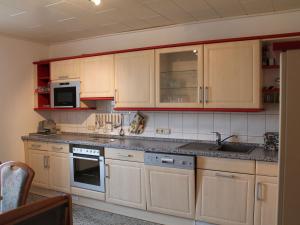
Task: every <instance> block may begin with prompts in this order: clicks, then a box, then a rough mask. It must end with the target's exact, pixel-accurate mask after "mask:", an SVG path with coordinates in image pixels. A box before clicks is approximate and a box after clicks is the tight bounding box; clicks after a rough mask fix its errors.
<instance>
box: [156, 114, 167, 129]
mask: <svg viewBox="0 0 300 225" xmlns="http://www.w3.org/2000/svg"><path fill="white" fill-rule="evenodd" d="M154 118H155V129H156V128H169V113H167V112H156V113H154Z"/></svg>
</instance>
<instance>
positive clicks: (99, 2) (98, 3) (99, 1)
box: [90, 0, 101, 6]
mask: <svg viewBox="0 0 300 225" xmlns="http://www.w3.org/2000/svg"><path fill="white" fill-rule="evenodd" d="M90 2H93V3H94V4H95V5H96V6H98V5H100V4H101V0H90Z"/></svg>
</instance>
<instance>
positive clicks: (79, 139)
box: [22, 133, 278, 162]
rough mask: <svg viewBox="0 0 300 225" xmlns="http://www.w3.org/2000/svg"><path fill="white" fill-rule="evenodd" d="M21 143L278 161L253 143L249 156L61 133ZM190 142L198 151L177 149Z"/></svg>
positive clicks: (168, 142)
mask: <svg viewBox="0 0 300 225" xmlns="http://www.w3.org/2000/svg"><path fill="white" fill-rule="evenodd" d="M112 139H113V140H112ZM22 140H29V141H42V142H52V143H65V144H82V145H93V146H103V147H106V148H120V149H130V150H136V151H145V152H158V153H170V154H181V155H193V156H206V157H216V158H230V159H241V160H256V161H266V162H278V153H277V152H267V151H265V150H264V148H263V147H261V146H259V145H256V144H253V146H254V147H255V149H254V150H253V151H252V152H251V153H237V152H223V151H213V150H208V147H207V146H208V145H211V144H213V142H205V141H195V140H184V139H169V138H168V139H167V138H148V137H135V136H126V137H120V136H112V135H91V134H74V133H63V134H55V135H37V134H30V135H27V136H23V137H22ZM190 142H198V143H199V145H198V147H197V148H184V149H182V148H180V147H182V146H184V145H186V144H187V143H190ZM248 145H249V144H248Z"/></svg>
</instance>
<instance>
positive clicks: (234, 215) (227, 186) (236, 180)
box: [196, 169, 255, 225]
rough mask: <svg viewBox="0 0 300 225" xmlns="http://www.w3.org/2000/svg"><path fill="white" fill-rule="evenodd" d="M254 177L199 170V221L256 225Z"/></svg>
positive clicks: (223, 224) (226, 224) (197, 218)
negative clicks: (254, 219) (254, 221)
mask: <svg viewBox="0 0 300 225" xmlns="http://www.w3.org/2000/svg"><path fill="white" fill-rule="evenodd" d="M254 189H255V176H254V175H248V174H240V173H228V172H219V171H210V170H201V169H198V170H197V204H196V220H199V221H203V222H208V223H212V224H218V225H253V211H254V210H253V205H254Z"/></svg>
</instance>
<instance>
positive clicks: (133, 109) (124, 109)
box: [114, 107, 264, 112]
mask: <svg viewBox="0 0 300 225" xmlns="http://www.w3.org/2000/svg"><path fill="white" fill-rule="evenodd" d="M114 110H115V111H185V112H262V111H264V109H246V108H245V109H235V108H232V109H226V108H125V107H124V108H114Z"/></svg>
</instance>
